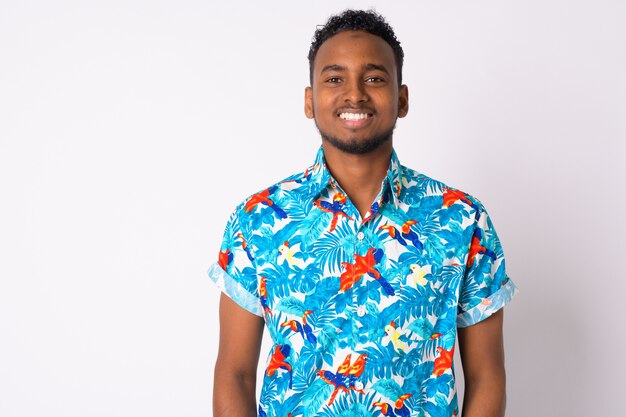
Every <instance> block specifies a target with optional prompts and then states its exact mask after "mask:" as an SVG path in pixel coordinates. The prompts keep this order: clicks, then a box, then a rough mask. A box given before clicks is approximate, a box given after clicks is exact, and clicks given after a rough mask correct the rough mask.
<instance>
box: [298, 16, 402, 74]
mask: <svg viewBox="0 0 626 417" xmlns="http://www.w3.org/2000/svg"><path fill="white" fill-rule="evenodd" d="M348 30H362V31H364V32H367V33H371V34H372V35H376V36H379V37H381V38H382V39H383V40H384V41H385V42H387V43H388V44H389V46H391V49H393V54H394V56H395V59H396V67H397V69H398V84H402V63H403V62H404V51H402V46H400V41H399V40H398V39H397V38H396V34H395V33H394V32H393V29H392V28H391V26H389V24H388V23H387V21H386V20H385V18H384V17H383V16H381V15H380V14H378V13H376V12H375V11H374V10H367V11H365V10H352V9H348V10H344V11H343V12H342V13H341V14H338V15H333V16H331V17H330V18H329V19H328V21H327V22H326V24H325V25H324V26H321V27H320V26H318V28H317V30H316V31H315V33H314V34H313V40H312V41H311V48H310V49H309V79H310V82H311V84H312V83H313V62H314V61H315V56H316V55H317V51H318V50H319V49H320V46H322V44H323V43H324V42H326V41H327V40H328V39H329V38H331V37H333V36H334V35H336V34H338V33H340V32H345V31H348Z"/></svg>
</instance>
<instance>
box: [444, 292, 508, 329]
mask: <svg viewBox="0 0 626 417" xmlns="http://www.w3.org/2000/svg"><path fill="white" fill-rule="evenodd" d="M516 293H517V287H516V286H515V284H514V283H513V281H511V280H508V281H507V282H506V284H504V285H503V286H502V288H500V289H499V290H498V291H496V292H495V293H493V294H492V295H491V296H489V297H488V298H485V299H484V300H483V301H482V302H481V303H480V304H478V305H477V306H475V307H472V308H470V309H469V310H467V311H465V312H463V313H461V314H459V315H457V317H456V325H457V327H467V326H471V325H473V324H476V323H478V322H480V321H483V320H484V319H486V318H487V317H489V316H491V315H492V314H493V313H495V312H496V311H498V310H500V309H501V308H502V307H504V306H505V305H506V304H508V303H509V301H511V299H513V296H514V295H515V294H516Z"/></svg>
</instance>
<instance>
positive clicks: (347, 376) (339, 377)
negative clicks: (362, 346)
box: [317, 354, 367, 405]
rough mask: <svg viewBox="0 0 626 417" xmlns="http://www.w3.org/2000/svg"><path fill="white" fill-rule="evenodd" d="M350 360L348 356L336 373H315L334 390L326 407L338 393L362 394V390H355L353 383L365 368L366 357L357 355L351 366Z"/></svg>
mask: <svg viewBox="0 0 626 417" xmlns="http://www.w3.org/2000/svg"><path fill="white" fill-rule="evenodd" d="M350 360H351V355H350V354H348V355H347V356H346V358H345V359H344V361H343V363H342V364H341V365H340V366H339V368H337V372H336V373H333V372H331V371H317V375H319V377H320V378H321V379H322V380H323V381H324V382H326V383H327V384H330V385H332V386H333V387H334V388H335V389H334V390H333V393H332V394H331V395H330V399H329V400H328V405H332V404H333V401H335V397H336V396H337V393H339V391H343V392H345V393H347V392H349V390H353V391H356V392H358V393H360V394H363V390H362V389H358V388H356V386H355V383H356V382H357V380H358V378H359V377H360V376H361V374H362V373H363V369H364V368H365V361H366V360H367V355H366V354H361V355H359V357H358V358H356V360H355V361H354V363H353V364H350Z"/></svg>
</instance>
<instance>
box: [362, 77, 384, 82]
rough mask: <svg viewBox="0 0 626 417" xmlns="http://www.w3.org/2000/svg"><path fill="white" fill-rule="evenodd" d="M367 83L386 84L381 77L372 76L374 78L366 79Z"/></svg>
mask: <svg viewBox="0 0 626 417" xmlns="http://www.w3.org/2000/svg"><path fill="white" fill-rule="evenodd" d="M365 82H368V83H382V82H385V80H384V79H383V78H381V77H376V76H372V77H367V78H366V79H365Z"/></svg>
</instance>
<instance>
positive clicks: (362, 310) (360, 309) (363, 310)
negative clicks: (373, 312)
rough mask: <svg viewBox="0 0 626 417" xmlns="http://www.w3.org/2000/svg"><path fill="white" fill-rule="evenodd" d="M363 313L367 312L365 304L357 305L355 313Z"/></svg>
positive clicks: (360, 315) (360, 314) (359, 314)
mask: <svg viewBox="0 0 626 417" xmlns="http://www.w3.org/2000/svg"><path fill="white" fill-rule="evenodd" d="M365 313H367V310H366V309H365V306H359V308H357V309H356V315H357V316H359V317H363V316H364V315H365Z"/></svg>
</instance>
